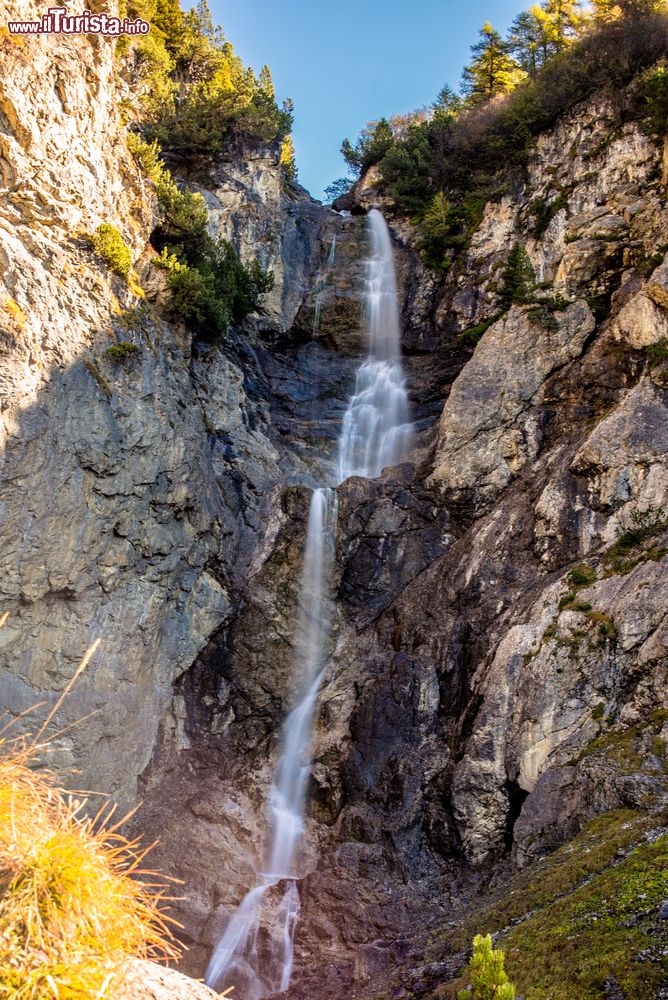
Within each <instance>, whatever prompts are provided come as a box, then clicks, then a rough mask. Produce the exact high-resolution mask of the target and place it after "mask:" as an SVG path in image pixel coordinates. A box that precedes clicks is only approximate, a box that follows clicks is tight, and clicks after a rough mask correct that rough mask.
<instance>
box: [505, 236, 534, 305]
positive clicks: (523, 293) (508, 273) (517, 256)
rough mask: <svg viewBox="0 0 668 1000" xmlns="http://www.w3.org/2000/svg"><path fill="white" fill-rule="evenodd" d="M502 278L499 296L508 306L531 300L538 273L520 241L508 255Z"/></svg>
mask: <svg viewBox="0 0 668 1000" xmlns="http://www.w3.org/2000/svg"><path fill="white" fill-rule="evenodd" d="M501 280H502V288H501V294H500V296H499V298H500V299H501V302H502V304H503V305H504V306H505V307H506V308H510V306H511V305H514V304H517V303H521V302H527V301H529V300H530V298H531V293H532V292H533V289H534V285H535V281H536V275H535V273H534V269H533V267H532V266H531V261H530V260H529V255H528V253H527V252H526V250H525V249H524V247H523V246H520V244H519V243H516V244H515V246H514V247H513V248H512V250H511V251H510V253H509V255H508V260H507V262H506V266H505V268H504V271H503V275H502V278H501Z"/></svg>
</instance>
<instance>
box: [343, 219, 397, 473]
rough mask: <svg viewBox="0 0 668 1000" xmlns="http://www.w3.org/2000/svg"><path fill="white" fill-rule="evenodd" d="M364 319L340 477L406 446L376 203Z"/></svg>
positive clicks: (388, 251) (392, 278) (372, 466)
mask: <svg viewBox="0 0 668 1000" xmlns="http://www.w3.org/2000/svg"><path fill="white" fill-rule="evenodd" d="M368 224H369V232H370V236H371V253H370V255H369V258H368V261H367V278H366V324H367V336H368V346H369V353H368V356H367V359H366V361H364V363H363V364H361V365H360V367H359V368H358V370H357V378H356V384H355V392H354V393H353V395H352V397H351V399H350V402H349V403H348V408H347V410H346V413H345V416H344V418H343V427H342V430H341V438H340V441H339V482H343V480H345V479H348V478H349V477H350V476H364V477H365V478H367V479H373V478H375V477H376V476H378V475H380V473H381V472H382V471H383V469H384V468H387V467H388V466H390V465H396V464H397V463H398V462H401V461H402V460H403V459H404V458H405V457H406V455H407V453H408V450H409V448H410V440H411V424H410V423H409V418H408V393H407V391H406V380H405V377H404V371H403V367H402V364H401V327H400V323H399V303H398V299H397V281H396V275H395V269H394V257H393V254H392V241H391V239H390V233H389V230H388V228H387V223H386V222H385V219H384V218H383V216H382V215H381V213H380V212H379V211H377V209H372V210H371V211H370V212H369V215H368Z"/></svg>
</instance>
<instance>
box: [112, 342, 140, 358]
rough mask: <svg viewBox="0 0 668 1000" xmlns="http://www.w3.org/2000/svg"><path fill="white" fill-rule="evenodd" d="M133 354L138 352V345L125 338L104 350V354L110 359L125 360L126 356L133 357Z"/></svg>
mask: <svg viewBox="0 0 668 1000" xmlns="http://www.w3.org/2000/svg"><path fill="white" fill-rule="evenodd" d="M135 354H139V347H138V346H137V344H131V343H130V342H129V341H127V340H121V342H120V343H119V344H114V345H113V347H109V348H107V350H106V351H105V352H104V356H105V357H106V358H109V360H110V361H125V360H126V359H127V358H131V357H134V355H135Z"/></svg>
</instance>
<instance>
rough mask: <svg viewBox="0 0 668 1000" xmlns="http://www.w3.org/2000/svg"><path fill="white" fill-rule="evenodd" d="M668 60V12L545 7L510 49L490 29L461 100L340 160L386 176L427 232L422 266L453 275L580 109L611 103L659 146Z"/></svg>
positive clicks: (346, 149)
mask: <svg viewBox="0 0 668 1000" xmlns="http://www.w3.org/2000/svg"><path fill="white" fill-rule="evenodd" d="M667 58H668V14H667V12H666V3H665V0H619V2H618V3H616V4H615V3H613V2H612V0H594V3H593V5H592V10H590V11H589V12H587V13H586V14H585V12H584V11H583V8H582V6H581V5H580V4H579V3H578V2H577V0H543V3H542V4H540V5H536V6H534V7H532V8H531V9H530V10H529V11H525V12H524V13H522V14H520V15H519V16H518V17H517V18H516V19H515V21H514V22H513V25H512V27H511V29H510V32H509V34H508V36H507V38H505V39H504V38H502V36H501V35H500V34H499V33H498V32H497V31H495V29H494V28H493V27H492V26H491V25H490V24H485V25H484V27H483V28H482V30H481V32H480V39H479V41H478V42H477V44H476V45H474V46H473V49H472V60H471V62H470V64H469V65H468V66H467V67H466V69H465V71H464V77H463V82H462V87H461V92H460V93H459V94H456V93H454V92H453V91H452V90H451V89H450V88H448V87H444V88H443V90H442V91H441V93H440V94H439V96H438V98H437V99H436V101H435V102H434V104H433V105H432V106H431V107H430V108H429V109H427V110H426V111H425V110H424V109H423V110H421V111H420V112H418V113H416V114H414V115H408V116H404V117H402V118H398V119H393V120H391V121H390V122H388V121H386V120H385V119H382V120H381V121H379V122H372V123H370V124H369V125H368V126H367V128H366V129H365V130H364V131H363V133H362V135H361V136H360V138H359V139H358V141H357V142H356V143H355V144H352V143H351V142H350V141H349V140H345V141H344V144H343V146H342V152H343V155H344V158H345V159H346V161H347V163H348V165H349V166H350V168H351V169H352V171H353V172H354V173H356V174H361V173H364V172H365V171H366V170H368V169H369V168H370V167H371V166H374V165H375V166H377V169H378V171H379V173H380V178H381V183H382V187H383V190H384V193H385V194H386V195H388V196H389V197H390V198H391V199H392V201H393V202H394V204H395V205H396V207H397V209H398V210H399V211H400V212H402V213H405V214H408V215H411V216H412V217H413V219H414V221H415V222H416V223H420V224H421V234H422V241H423V244H424V245H423V253H424V259H425V262H426V263H427V264H428V265H429V266H432V267H439V268H440V267H443V266H444V265H446V266H447V263H448V261H449V260H450V259H451V258H452V257H453V256H454V255H456V253H457V252H458V251H459V250H460V249H461V248H462V247H463V246H465V245H466V243H467V239H468V234H469V233H470V232H471V231H472V229H473V228H474V227H475V225H476V224H477V222H478V221H479V219H480V216H481V213H482V210H483V208H484V205H485V203H486V202H487V201H488V200H489V199H490V198H494V197H498V196H499V195H500V194H501V193H503V191H504V190H505V189H507V186H508V183H509V182H510V179H511V177H512V174H513V171H514V172H517V171H520V172H521V171H522V170H523V168H524V166H525V164H526V162H527V160H528V156H529V153H530V151H531V149H532V147H533V145H534V143H535V140H536V138H537V136H538V135H539V134H540V133H541V132H543V131H545V130H546V129H547V128H549V127H551V126H552V125H554V124H555V123H556V122H557V120H558V119H559V118H560V117H561V116H562V115H563V114H564V113H565V112H567V111H569V110H570V109H572V108H573V107H574V106H575V105H576V104H577V103H579V102H580V101H582V100H583V99H585V98H587V97H589V96H591V95H592V94H594V93H596V92H600V91H606V92H608V93H609V94H610V95H611V97H612V98H613V99H614V100H615V101H616V102H617V104H618V107H619V115H620V120H622V121H623V120H625V119H628V118H634V119H637V120H642V121H644V122H645V125H646V127H647V130H648V131H650V132H651V133H652V134H654V135H657V136H659V135H660V136H661V137H662V136H663V134H664V133H665V131H666V122H667V119H668V72H667V71H666V66H665V62H663V61H664V60H666V59H667ZM629 85H632V86H631V87H630V89H629ZM548 221H549V219H548ZM538 224H540V222H537V225H538Z"/></svg>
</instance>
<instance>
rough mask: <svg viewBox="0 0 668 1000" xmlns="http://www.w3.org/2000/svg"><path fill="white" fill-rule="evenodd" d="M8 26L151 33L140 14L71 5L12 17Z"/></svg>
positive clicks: (16, 30)
mask: <svg viewBox="0 0 668 1000" xmlns="http://www.w3.org/2000/svg"><path fill="white" fill-rule="evenodd" d="M64 2H67V0H64ZM7 27H8V28H9V31H10V34H12V35H148V33H149V31H150V30H151V26H150V24H149V23H148V21H142V19H141V18H140V17H138V18H136V19H135V20H132V19H131V18H128V17H113V16H111V15H110V14H92V13H91V12H90V11H89V10H84V11H82V12H81V14H70V13H69V12H68V10H67V7H49V9H48V10H47V12H46V13H45V14H42V16H41V18H40V19H39V21H9V22H8V25H7Z"/></svg>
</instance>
